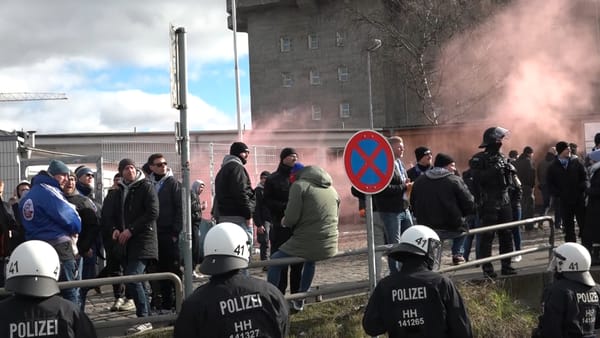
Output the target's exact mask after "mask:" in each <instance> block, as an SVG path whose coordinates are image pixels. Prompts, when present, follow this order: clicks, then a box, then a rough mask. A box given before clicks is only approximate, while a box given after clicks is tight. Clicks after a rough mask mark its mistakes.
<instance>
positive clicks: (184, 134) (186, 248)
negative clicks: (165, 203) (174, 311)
mask: <svg viewBox="0 0 600 338" xmlns="http://www.w3.org/2000/svg"><path fill="white" fill-rule="evenodd" d="M171 30H173V27H172V26H171ZM173 37H174V38H175V41H174V42H175V44H173V41H171V46H172V47H171V48H173V45H175V46H176V50H175V51H173V50H172V53H173V52H175V53H176V58H175V60H171V61H172V62H173V61H175V62H176V68H175V70H173V69H172V70H171V71H172V72H173V71H175V81H176V84H175V85H173V84H172V86H171V87H172V88H173V87H174V88H177V93H176V94H177V95H176V98H177V102H176V105H177V107H176V108H177V109H179V120H180V123H181V125H180V135H179V139H178V140H177V141H178V142H179V144H180V145H181V148H180V149H181V179H182V189H181V192H182V195H183V196H182V212H183V230H184V235H185V236H184V243H183V261H184V279H183V281H184V292H185V295H186V297H187V296H189V295H190V294H192V291H193V285H192V270H193V260H192V215H191V213H190V212H189V211H190V209H191V195H190V132H189V130H188V118H187V65H186V55H185V52H186V40H185V28H183V27H179V28H177V29H175V31H174V34H173V32H171V39H173ZM172 57H173V55H172ZM171 94H172V96H173V93H171Z"/></svg>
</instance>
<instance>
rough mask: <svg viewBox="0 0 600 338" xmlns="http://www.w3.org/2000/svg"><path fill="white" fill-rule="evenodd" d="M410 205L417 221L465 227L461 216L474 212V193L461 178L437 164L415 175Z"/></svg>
mask: <svg viewBox="0 0 600 338" xmlns="http://www.w3.org/2000/svg"><path fill="white" fill-rule="evenodd" d="M410 204H411V206H412V209H413V213H414V215H415V217H416V218H417V223H418V224H423V225H427V226H429V227H431V228H432V229H439V230H449V231H463V230H465V229H464V217H466V216H467V215H470V214H473V213H474V211H475V210H474V209H475V201H474V198H473V195H472V194H471V192H470V191H469V188H468V187H467V185H466V184H465V182H463V180H462V178H460V177H459V176H457V175H455V174H454V173H453V172H451V171H448V170H446V169H445V168H438V167H435V168H433V169H431V170H428V171H427V172H426V173H425V174H424V175H421V176H420V177H419V178H417V180H416V181H415V182H414V184H413V188H412V192H411V194H410Z"/></svg>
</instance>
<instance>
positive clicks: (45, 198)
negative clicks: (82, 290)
mask: <svg viewBox="0 0 600 338" xmlns="http://www.w3.org/2000/svg"><path fill="white" fill-rule="evenodd" d="M69 171H70V170H69V167H67V166H66V165H65V164H64V163H63V162H61V161H58V160H52V161H50V165H49V166H48V170H46V171H43V170H42V171H40V172H39V173H38V174H37V175H36V176H35V177H34V178H33V179H32V180H31V183H32V187H31V190H30V191H29V193H28V194H27V195H26V196H25V197H24V198H23V199H21V201H20V202H19V212H20V213H21V219H22V221H23V227H24V228H25V239H26V240H32V239H37V240H41V241H45V242H48V243H49V244H50V245H52V247H54V249H55V250H56V252H57V253H58V257H59V259H60V276H59V278H58V280H59V281H69V280H78V279H79V276H78V275H77V265H76V264H75V255H76V254H77V252H75V250H76V249H75V248H76V245H75V244H76V238H77V235H78V234H79V233H80V232H81V219H80V218H79V215H78V214H77V210H76V209H75V206H74V205H73V204H71V203H69V202H68V201H67V200H66V198H65V196H64V195H63V192H62V189H63V188H64V186H65V184H66V183H67V180H68V179H69ZM61 293H62V296H63V297H64V298H66V299H68V300H70V301H72V302H73V303H75V304H76V305H78V306H79V305H80V304H79V288H72V289H63V290H62V291H61Z"/></svg>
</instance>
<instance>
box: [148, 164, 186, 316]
mask: <svg viewBox="0 0 600 338" xmlns="http://www.w3.org/2000/svg"><path fill="white" fill-rule="evenodd" d="M148 165H149V166H150V171H151V173H150V175H149V176H148V180H149V181H150V182H151V183H152V184H153V185H154V190H155V191H156V194H157V195H158V205H159V209H158V210H159V212H158V220H157V221H156V230H157V234H158V265H157V266H156V267H149V269H150V271H152V272H155V271H156V272H172V273H174V274H176V275H178V276H179V278H181V277H182V276H181V268H180V263H179V262H180V261H181V255H180V254H179V235H180V234H181V230H182V229H183V209H182V199H181V183H179V182H178V181H177V180H176V179H175V176H173V171H172V170H171V168H169V167H168V166H167V160H166V158H165V156H164V155H163V154H160V153H156V154H152V155H150V157H148ZM154 270H155V271H154ZM151 285H152V293H153V297H152V304H151V306H153V307H155V308H156V310H157V311H161V312H165V311H166V312H169V311H172V310H173V309H174V308H175V298H174V294H175V291H174V287H175V286H174V285H173V283H172V282H170V281H167V280H163V281H158V282H152V283H151Z"/></svg>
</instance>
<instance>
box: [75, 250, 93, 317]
mask: <svg viewBox="0 0 600 338" xmlns="http://www.w3.org/2000/svg"><path fill="white" fill-rule="evenodd" d="M92 250H93V253H92V257H87V256H84V257H81V258H80V259H79V275H80V276H81V279H92V278H96V249H95V248H92ZM89 289H90V288H81V289H80V290H79V297H80V302H81V311H85V301H86V299H87V293H88V291H89Z"/></svg>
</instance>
